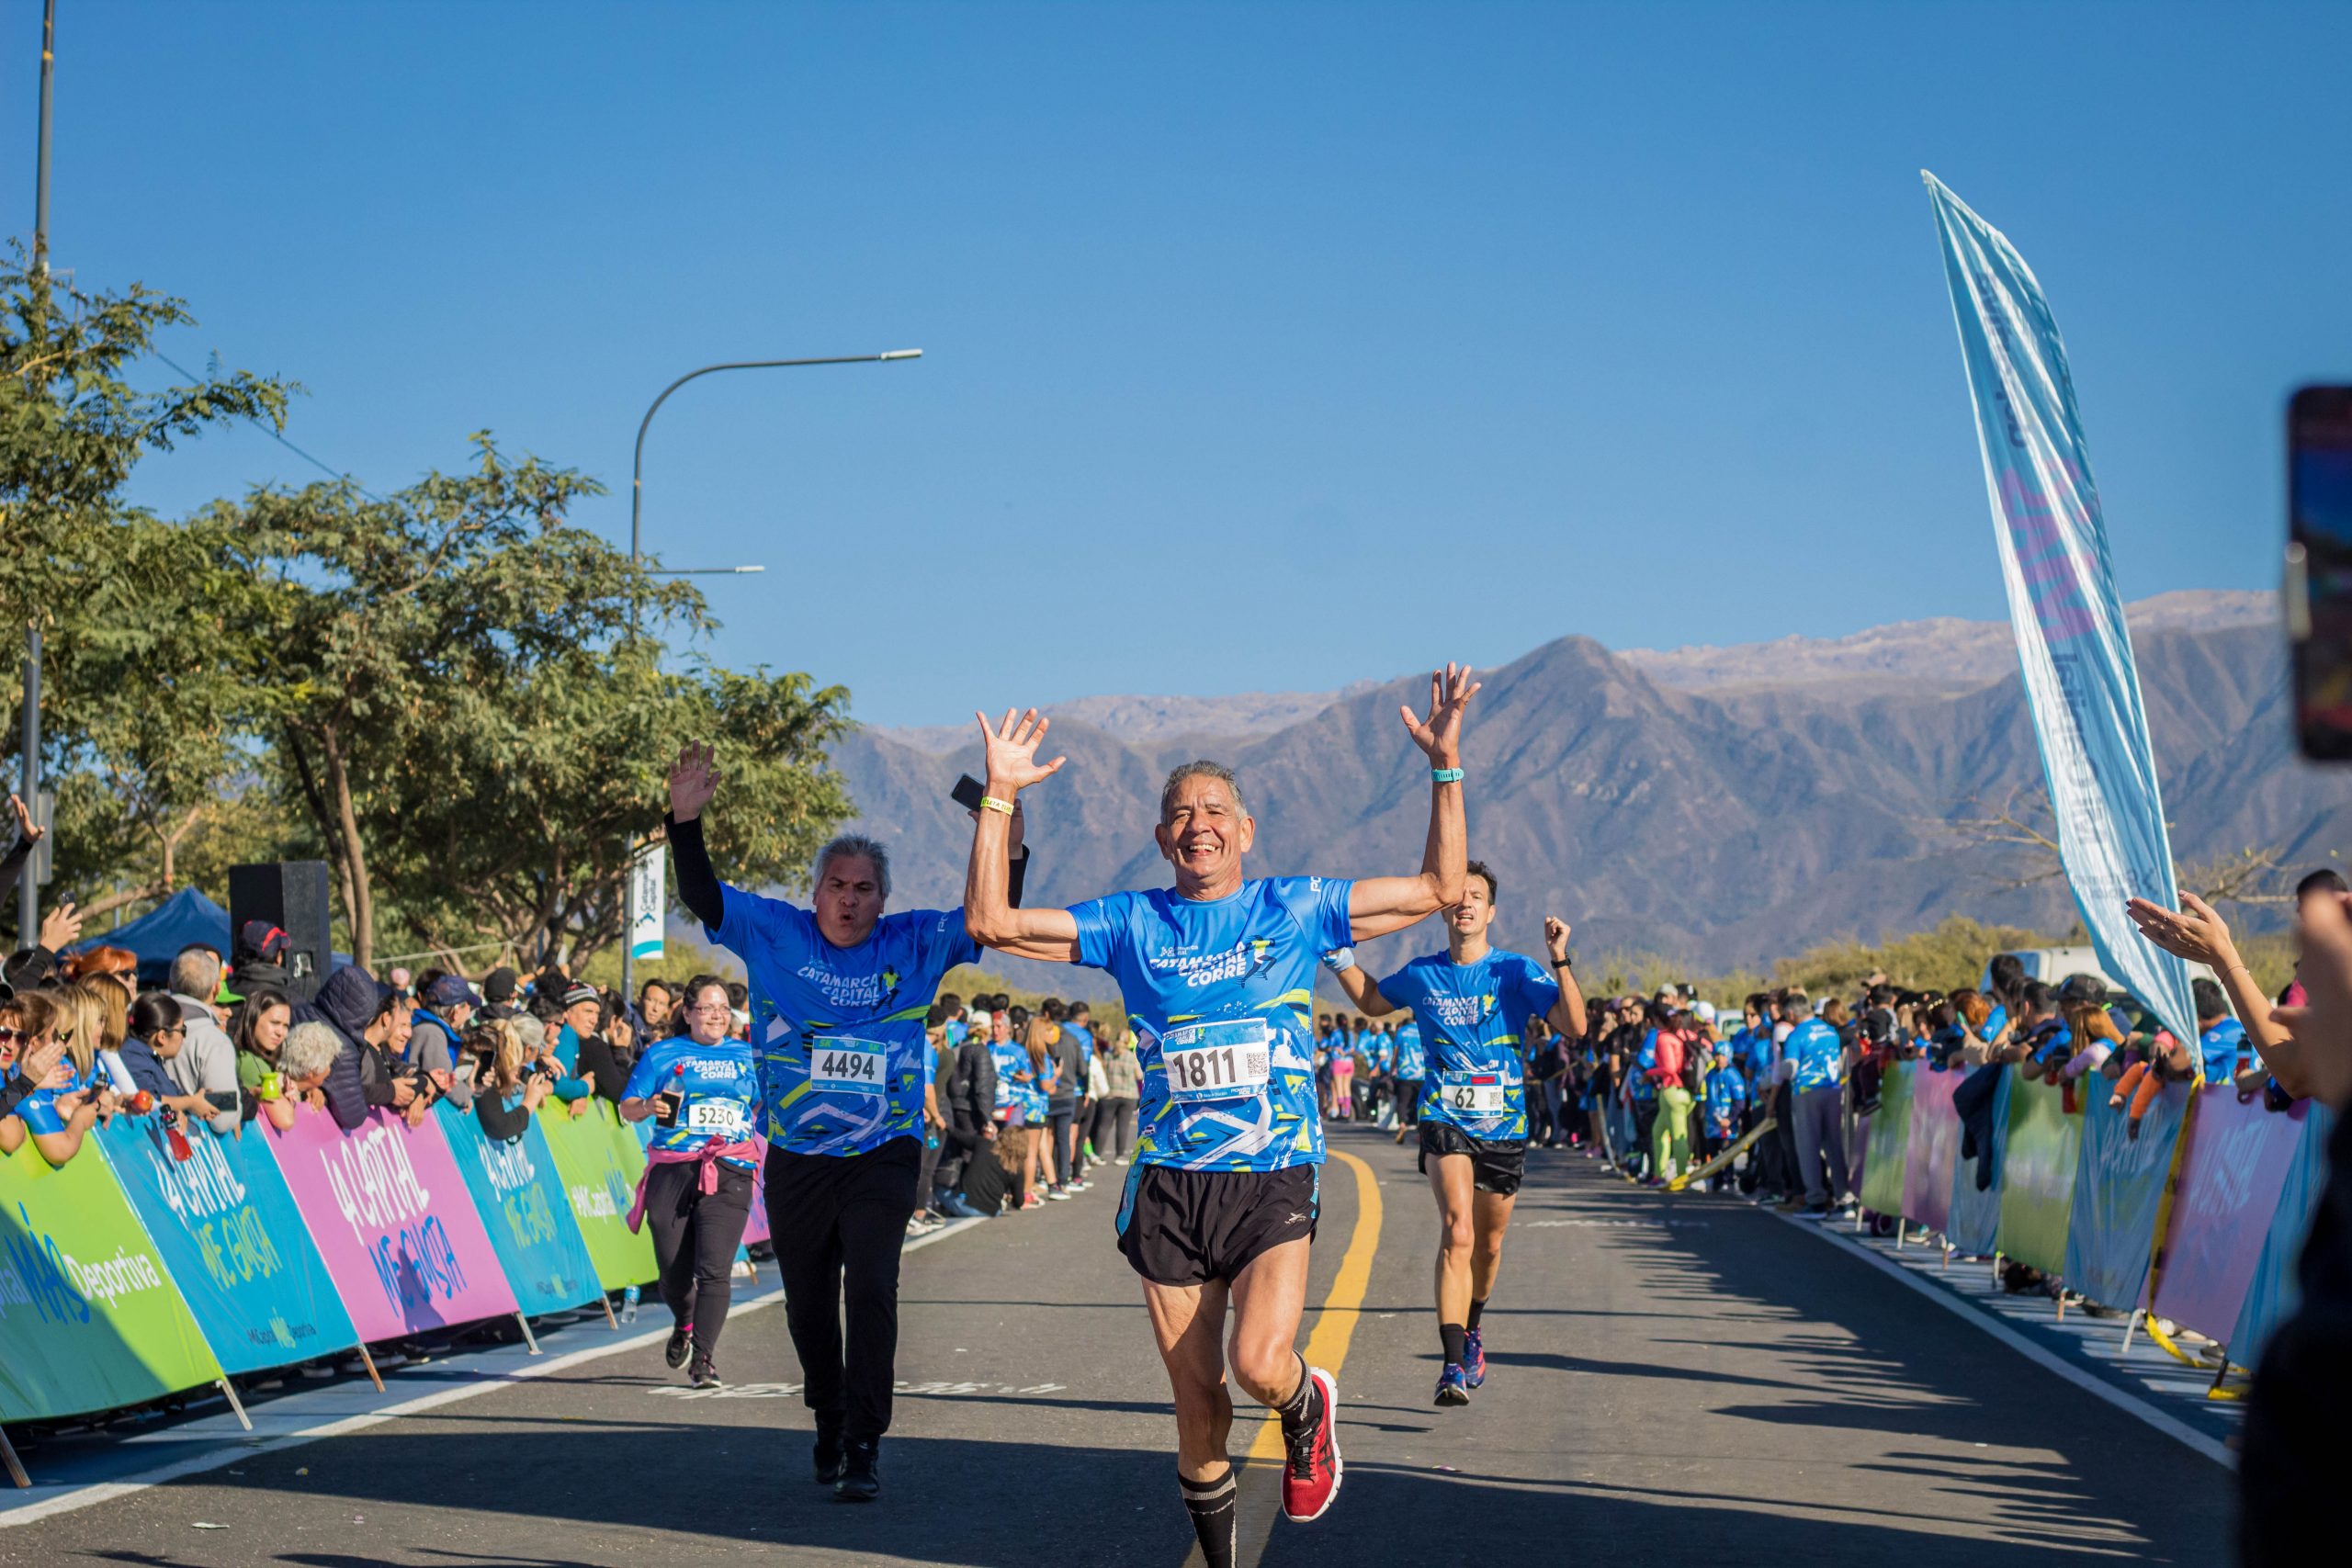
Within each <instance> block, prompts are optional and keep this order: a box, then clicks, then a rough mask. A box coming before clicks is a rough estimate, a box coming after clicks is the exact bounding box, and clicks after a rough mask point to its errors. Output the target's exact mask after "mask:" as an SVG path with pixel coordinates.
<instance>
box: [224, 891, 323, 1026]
mask: <svg viewBox="0 0 2352 1568" xmlns="http://www.w3.org/2000/svg"><path fill="white" fill-rule="evenodd" d="M331 908H332V906H330V905H329V903H328V901H327V863H326V862H324V861H322V860H282V861H274V862H272V863H269V864H266V865H232V866H231V867H230V868H229V941H230V943H231V945H232V946H234V945H235V943H236V942H237V939H238V936H239V933H241V932H242V931H243V930H244V929H245V922H246V921H247V920H267V921H268V922H269V923H270V924H271V925H273V926H276V927H277V928H278V929H279V930H280V931H284V932H285V933H286V935H287V938H288V941H290V942H292V943H293V949H292V951H291V952H289V953H287V955H286V990H287V993H288V995H289V996H291V997H292V998H294V999H295V1000H296V1001H298V1002H307V1001H309V1000H310V999H311V998H312V997H314V996H316V995H317V994H318V990H319V986H320V983H321V982H322V981H323V980H325V979H326V977H327V966H328V964H331V963H333V962H334V959H333V956H332V948H331V946H330V940H331V936H332V932H333V930H334V917H333V915H332V913H331ZM232 984H233V982H232Z"/></svg>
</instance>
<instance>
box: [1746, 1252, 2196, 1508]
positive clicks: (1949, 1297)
mask: <svg viewBox="0 0 2352 1568" xmlns="http://www.w3.org/2000/svg"><path fill="white" fill-rule="evenodd" d="M1765 1212H1766V1213H1770V1214H1771V1215H1772V1217H1773V1218H1774V1219H1776V1220H1780V1221H1781V1222H1783V1223H1784V1224H1792V1225H1794V1226H1796V1227H1797V1229H1799V1230H1801V1231H1806V1232H1809V1233H1811V1234H1812V1235H1817V1236H1819V1237H1820V1238H1821V1239H1822V1240H1824V1241H1826V1242H1827V1243H1829V1244H1830V1245H1831V1246H1832V1247H1842V1248H1843V1249H1845V1250H1846V1251H1848V1252H1850V1253H1852V1254H1853V1255H1854V1256H1855V1257H1857V1258H1860V1259H1862V1260H1863V1261H1864V1262H1865V1263H1868V1264H1869V1265H1870V1266H1871V1268H1873V1269H1879V1270H1880V1271H1881V1272H1883V1273H1886V1274H1890V1275H1892V1276H1894V1278H1895V1279H1897V1280H1902V1281H1903V1282H1904V1283H1905V1284H1906V1285H1908V1286H1910V1287H1911V1289H1913V1290H1915V1291H1917V1292H1919V1293H1920V1294H1921V1295H1923V1296H1925V1297H1927V1298H1928V1300H1929V1301H1931V1302H1934V1303H1937V1304H1938V1305H1939V1306H1941V1307H1943V1308H1944V1309H1945V1310H1946V1311H1947V1312H1950V1313H1951V1314H1953V1315H1955V1316H1957V1317H1958V1318H1960V1319H1961V1320H1962V1322H1964V1323H1973V1324H1974V1325H1976V1326H1977V1327H1979V1328H1981V1329H1983V1330H1984V1331H1985V1333H1987V1334H1989V1335H1991V1336H1992V1337H1994V1338H1996V1339H1997V1340H1999V1341H2000V1342H2001V1343H2002V1344H2004V1345H2007V1347H2008V1348H2010V1349H2012V1350H2015V1351H2016V1352H2017V1353H2018V1355H2020V1356H2023V1357H2024V1358H2025V1359H2027V1360H2029V1361H2031V1362H2033V1363H2034V1364H2035V1365H2037V1366H2040V1367H2042V1368H2045V1369H2046V1370H2048V1371H2053V1372H2055V1373H2057V1374H2058V1375H2059V1376H2060V1377H2062V1378H2064V1379H2065V1380H2066V1381H2067V1382H2070V1383H2073V1384H2074V1385H2075V1387H2076V1388H2079V1389H2084V1390H2086V1391H2087V1392H2089V1393H2095V1394H2097V1395H2098V1397H2099V1398H2101V1399H2104V1400H2105V1401H2107V1402H2108V1403H2109V1404H2112V1405H2114V1406H2115V1407H2116V1408H2117V1409H2118V1410H2120V1411H2122V1412H2124V1413H2125V1414H2126V1415H2130V1416H2138V1417H2139V1418H2140V1419H2141V1420H2143V1421H2145V1422H2146V1423H2147V1424H2148V1425H2149V1426H2151V1427H2154V1428H2155V1429H2156V1430H2157V1431H2159V1432H2162V1433H2163V1434H2164V1435H2165V1437H2167V1438H2177V1439H2178V1440H2179V1441H2181V1442H2182V1443H2184V1444H2186V1445H2188V1448H2190V1449H2191V1450H2194V1451H2196V1452H2198V1453H2200V1454H2203V1455H2204V1456H2205V1457H2206V1458H2207V1459H2210V1460H2211V1461H2213V1462H2214V1463H2215V1464H2218V1465H2220V1466H2221V1467H2222V1469H2224V1470H2232V1471H2234V1470H2235V1469H2237V1456H2236V1455H2234V1454H2233V1453H2231V1452H2230V1450H2229V1449H2228V1447H2227V1446H2226V1445H2225V1444H2222V1443H2221V1442H2219V1441H2217V1440H2215V1439H2214V1438H2209V1437H2207V1436H2206V1435H2205V1434H2204V1433H2202V1432H2200V1431H2199V1430H2198V1429H2197V1428H2196V1427H2191V1426H2190V1425H2188V1423H2187V1422H2186V1421H2183V1420H2181V1419H2179V1418H2178V1417H2177V1416H2169V1415H2167V1414H2165V1412H2164V1411H2162V1410H2159V1409H2157V1408H2156V1407H2155V1406H2154V1405H2153V1404H2149V1403H2148V1402H2147V1401H2146V1400H2144V1399H2142V1398H2141V1397H2140V1396H2139V1395H2137V1394H2135V1393H2131V1392H2129V1391H2127V1390H2124V1389H2120V1388H2118V1387H2116V1386H2115V1385H2114V1384H2113V1383H2111V1382H2108V1381H2107V1380H2106V1379H2105V1378H2103V1377H2100V1376H2098V1374H2097V1373H2095V1372H2090V1371H2085V1370H2084V1369H2083V1368H2081V1367H2078V1366H2076V1365H2075V1363H2074V1362H2072V1361H2070V1360H2068V1359H2066V1358H2065V1357H2064V1356H2061V1355H2059V1354H2057V1353H2056V1352H2055V1351H2052V1350H2049V1349H2046V1348H2043V1347H2041V1346H2040V1345H2037V1344H2035V1343H2034V1342H2033V1341H2032V1340H2031V1339H2030V1338H2028V1337H2026V1336H2024V1335H2022V1334H2020V1333H2018V1331H2017V1330H2016V1329H2014V1328H2012V1327H2010V1326H2009V1325H2007V1324H2006V1323H2004V1322H2002V1321H2001V1320H2000V1319H1999V1318H1997V1317H1996V1316H1994V1315H1993V1314H1990V1313H1987V1312H1985V1311H1984V1310H1983V1309H1981V1308H1979V1307H1975V1306H1973V1305H1971V1304H1970V1303H1967V1302H1965V1301H1962V1299H1961V1298H1960V1297H1958V1296H1956V1295H1954V1294H1952V1292H1950V1291H1947V1290H1945V1289H1943V1288H1942V1287H1941V1286H1939V1285H1935V1284H1931V1283H1929V1282H1928V1280H1922V1279H1920V1278H1919V1277H1918V1276H1917V1275H1916V1274H1914V1273H1912V1272H1911V1270H1909V1269H1905V1267H1903V1265H1901V1264H1900V1263H1896V1262H1894V1261H1893V1260H1891V1259H1889V1258H1881V1257H1880V1256H1879V1255H1878V1254H1877V1253H1875V1252H1872V1251H1871V1249H1870V1248H1869V1247H1864V1246H1862V1245H1861V1244H1860V1243H1859V1242H1855V1241H1851V1240H1849V1239H1848V1238H1847V1237H1845V1236H1842V1235H1838V1233H1837V1232H1836V1231H1835V1230H1834V1229H1833V1228H1832V1227H1830V1226H1828V1225H1826V1224H1820V1223H1818V1222H1816V1221H1813V1220H1806V1219H1800V1218H1798V1217H1797V1216H1796V1215H1793V1214H1783V1213H1777V1212H1774V1211H1771V1210H1767V1211H1765Z"/></svg>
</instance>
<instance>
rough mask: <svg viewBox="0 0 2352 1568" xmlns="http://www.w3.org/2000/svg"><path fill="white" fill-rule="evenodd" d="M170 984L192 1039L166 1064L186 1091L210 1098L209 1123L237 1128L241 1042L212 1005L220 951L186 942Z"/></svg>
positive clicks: (226, 1131)
mask: <svg viewBox="0 0 2352 1568" xmlns="http://www.w3.org/2000/svg"><path fill="white" fill-rule="evenodd" d="M169 984H170V986H171V988H172V997H173V999H174V1000H175V1001H177V1002H178V1003H179V1004H180V1017H181V1018H182V1020H184V1021H186V1022H187V1044H185V1045H183V1046H182V1047H180V1053H179V1055H176V1056H174V1057H172V1058H171V1059H170V1060H169V1061H167V1062H165V1063H164V1073H165V1074H166V1075H168V1076H169V1077H170V1078H171V1080H172V1082H173V1083H174V1084H175V1085H176V1086H178V1089H179V1091H180V1092H181V1093H182V1094H200V1095H203V1096H204V1097H205V1098H206V1099H207V1100H209V1101H210V1102H211V1105H212V1114H211V1115H209V1116H208V1117H206V1118H205V1125H206V1126H208V1127H209V1128H211V1129H212V1130H213V1131H214V1132H216V1133H218V1134H221V1135H222V1136H223V1137H226V1136H228V1135H230V1134H233V1133H235V1132H236V1130H237V1124H238V1122H239V1121H240V1120H241V1117H240V1114H239V1100H238V1094H237V1046H236V1043H235V1042H234V1041H232V1040H231V1039H230V1038H229V1035H228V1032H227V1031H226V1030H223V1029H222V1028H221V1027H220V1019H219V1018H218V1017H217V1016H216V1015H215V1014H214V1012H213V1010H212V998H214V997H216V996H218V995H219V994H220V954H219V953H215V952H214V951H213V950H212V949H210V948H209V947H205V946H202V945H201V944H198V943H190V944H189V945H188V946H187V947H183V948H181V949H180V952H179V956H178V957H176V958H175V959H173V960H172V973H171V978H170V981H169Z"/></svg>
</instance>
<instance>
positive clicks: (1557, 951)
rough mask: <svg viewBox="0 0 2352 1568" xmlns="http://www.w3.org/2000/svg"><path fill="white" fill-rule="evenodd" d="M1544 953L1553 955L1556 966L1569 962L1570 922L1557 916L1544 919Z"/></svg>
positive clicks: (1547, 916) (1548, 916)
mask: <svg viewBox="0 0 2352 1568" xmlns="http://www.w3.org/2000/svg"><path fill="white" fill-rule="evenodd" d="M1544 952H1546V953H1550V954H1551V955H1552V962H1553V963H1555V964H1565V963H1566V962H1567V958H1568V922H1567V921H1566V920H1564V919H1560V917H1559V916H1557V915H1546V916H1544Z"/></svg>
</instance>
